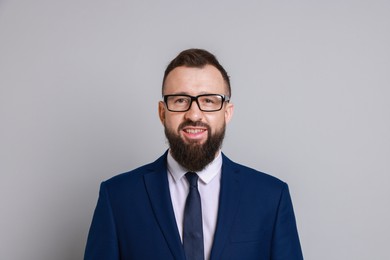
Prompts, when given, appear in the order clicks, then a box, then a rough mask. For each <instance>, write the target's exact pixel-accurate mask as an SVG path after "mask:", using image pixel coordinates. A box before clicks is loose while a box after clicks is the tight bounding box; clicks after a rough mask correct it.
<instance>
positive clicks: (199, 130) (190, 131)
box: [185, 129, 204, 134]
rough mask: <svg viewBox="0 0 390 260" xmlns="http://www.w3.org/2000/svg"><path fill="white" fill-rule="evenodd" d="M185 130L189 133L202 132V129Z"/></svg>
mask: <svg viewBox="0 0 390 260" xmlns="http://www.w3.org/2000/svg"><path fill="white" fill-rule="evenodd" d="M185 131H186V132H187V133H189V134H197V133H200V132H203V131H204V130H203V129H185Z"/></svg>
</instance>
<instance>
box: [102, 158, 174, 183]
mask: <svg viewBox="0 0 390 260" xmlns="http://www.w3.org/2000/svg"><path fill="white" fill-rule="evenodd" d="M166 168H167V167H166V153H164V154H163V155H162V156H161V157H159V158H158V159H157V160H155V161H154V162H151V163H148V164H145V165H142V166H140V167H138V168H135V169H133V170H130V171H127V172H124V173H121V174H118V175H115V176H113V177H111V178H109V179H107V180H106V181H104V183H105V184H106V185H109V186H112V185H113V186H117V185H128V184H130V183H137V182H138V181H140V180H142V178H143V176H144V175H145V174H148V173H153V172H157V171H164V170H165V169H166Z"/></svg>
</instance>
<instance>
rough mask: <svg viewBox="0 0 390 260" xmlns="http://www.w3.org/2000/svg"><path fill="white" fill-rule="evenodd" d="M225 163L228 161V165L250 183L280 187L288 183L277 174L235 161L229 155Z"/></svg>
mask: <svg viewBox="0 0 390 260" xmlns="http://www.w3.org/2000/svg"><path fill="white" fill-rule="evenodd" d="M224 163H226V164H227V166H228V167H230V168H231V169H233V170H234V171H235V172H237V173H238V174H239V175H240V177H241V178H243V179H245V180H247V182H248V183H253V184H254V185H264V186H267V187H275V188H279V189H283V188H284V187H285V186H286V185H287V184H286V183H285V182H284V181H282V180H280V179H279V178H277V177H275V176H272V175H270V174H268V173H264V172H262V171H259V170H256V169H254V168H251V167H248V166H245V165H242V164H239V163H236V162H233V161H231V160H230V159H228V158H227V157H225V158H224Z"/></svg>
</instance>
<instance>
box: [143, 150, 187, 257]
mask: <svg viewBox="0 0 390 260" xmlns="http://www.w3.org/2000/svg"><path fill="white" fill-rule="evenodd" d="M151 167H152V168H151V171H150V172H149V173H147V174H145V175H144V180H145V186H146V190H147V193H148V195H149V199H150V203H151V205H152V208H153V211H154V214H155V217H156V220H157V222H158V223H159V226H160V229H161V231H162V233H163V235H164V237H165V239H166V241H167V243H168V246H169V248H170V250H171V252H172V254H173V256H174V257H175V259H185V255H184V250H183V246H182V243H181V240H180V235H179V231H178V229H177V224H176V220H175V214H174V212H173V207H172V202H171V196H170V193H169V184H168V178H167V166H166V154H165V155H164V156H162V157H161V158H160V159H158V160H157V161H156V162H155V163H153V164H152V165H151Z"/></svg>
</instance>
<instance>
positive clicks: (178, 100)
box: [174, 97, 188, 104]
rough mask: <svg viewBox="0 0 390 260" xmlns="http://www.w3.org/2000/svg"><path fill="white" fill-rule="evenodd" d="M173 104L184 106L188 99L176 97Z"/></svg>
mask: <svg viewBox="0 0 390 260" xmlns="http://www.w3.org/2000/svg"><path fill="white" fill-rule="evenodd" d="M174 102H175V104H185V103H188V98H186V97H177V98H175V100H174Z"/></svg>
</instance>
